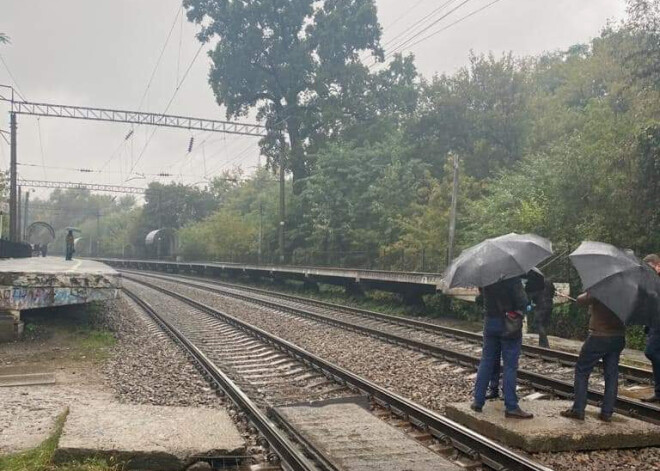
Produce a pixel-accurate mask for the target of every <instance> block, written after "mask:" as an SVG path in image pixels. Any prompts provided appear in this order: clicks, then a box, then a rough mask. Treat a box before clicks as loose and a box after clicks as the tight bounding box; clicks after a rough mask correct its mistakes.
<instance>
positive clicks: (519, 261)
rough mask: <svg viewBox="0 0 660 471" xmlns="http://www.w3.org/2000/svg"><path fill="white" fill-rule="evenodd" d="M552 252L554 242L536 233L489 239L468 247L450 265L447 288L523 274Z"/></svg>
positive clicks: (512, 234)
mask: <svg viewBox="0 0 660 471" xmlns="http://www.w3.org/2000/svg"><path fill="white" fill-rule="evenodd" d="M551 255H552V244H551V243H550V241H549V240H548V239H545V238H543V237H541V236H537V235H536V234H516V233H515V232H512V233H511V234H507V235H503V236H500V237H495V238H493V239H486V240H484V241H483V242H481V243H479V244H477V245H475V246H473V247H470V248H469V249H466V250H464V251H463V253H461V255H460V256H459V257H458V258H456V260H454V261H453V262H452V263H451V265H449V267H448V268H447V270H446V271H445V275H444V282H445V287H446V289H450V288H455V287H458V286H461V287H472V286H480V287H481V286H488V285H492V284H493V283H497V282H498V281H502V280H507V279H509V278H513V277H516V276H520V275H524V274H526V273H527V272H529V271H530V270H531V269H532V268H533V267H535V266H536V265H538V264H539V263H541V262H542V261H543V260H545V259H546V258H548V257H550V256H551Z"/></svg>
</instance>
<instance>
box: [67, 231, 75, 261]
mask: <svg viewBox="0 0 660 471" xmlns="http://www.w3.org/2000/svg"><path fill="white" fill-rule="evenodd" d="M73 242H74V241H73V231H69V233H68V234H67V235H66V259H67V260H72V259H73V252H75V249H74V248H73Z"/></svg>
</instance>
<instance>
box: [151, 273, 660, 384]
mask: <svg viewBox="0 0 660 471" xmlns="http://www.w3.org/2000/svg"><path fill="white" fill-rule="evenodd" d="M153 275H155V276H158V275H157V274H156V273H154V274H153ZM160 276H167V275H160ZM170 276H176V277H180V278H184V279H191V280H198V281H200V282H204V283H210V284H216V285H219V286H226V287H229V288H236V289H242V290H245V291H251V292H254V293H258V294H262V295H264V296H275V297H279V298H282V299H286V300H289V301H292V302H299V303H306V304H311V305H315V306H318V307H322V308H325V309H331V310H339V311H345V312H348V313H350V314H355V315H358V316H362V317H366V318H370V319H375V320H379V321H384V322H388V323H390V324H393V325H398V326H401V327H408V328H414V329H418V330H422V331H424V332H430V333H434V334H440V335H442V336H445V337H451V338H455V339H461V340H467V341H470V342H473V343H479V344H481V343H482V342H483V334H481V333H480V332H470V331H467V330H462V329H457V328H454V327H446V326H443V325H439V324H433V323H431V322H425V321H421V320H417V319H410V318H407V317H402V316H394V315H391V314H385V313H381V312H376V311H370V310H367V309H360V308H356V307H352V306H346V305H344V304H336V303H329V302H327V301H320V300H317V299H312V298H307V297H303V296H295V295H292V294H288V293H280V292H277V291H271V290H265V289H260V288H254V287H252V286H243V285H240V284H236V283H227V282H224V281H218V280H214V279H209V278H202V277H195V276H186V275H178V274H177V275H170ZM522 351H523V353H524V354H525V355H528V356H530V357H534V358H540V359H543V360H549V361H556V362H558V363H560V364H562V365H566V366H575V363H576V362H577V359H578V355H576V354H575V353H571V352H566V351H562V350H555V349H551V348H544V347H539V346H536V345H529V344H523V346H522ZM601 364H602V362H601V363H599V365H601ZM619 373H620V374H621V376H623V377H625V378H627V379H630V380H632V381H637V382H651V381H653V371H651V370H648V369H645V368H638V367H635V366H629V365H619Z"/></svg>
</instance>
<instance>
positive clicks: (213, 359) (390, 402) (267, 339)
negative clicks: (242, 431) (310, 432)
mask: <svg viewBox="0 0 660 471" xmlns="http://www.w3.org/2000/svg"><path fill="white" fill-rule="evenodd" d="M128 284H129V285H130V286H128V287H125V288H124V290H125V291H126V292H127V294H128V295H129V296H130V297H131V298H132V299H133V300H134V301H135V302H136V303H138V305H139V306H140V307H141V308H142V309H144V310H145V311H146V312H147V313H149V315H150V316H152V317H153V318H154V319H156V321H157V322H158V324H159V325H160V326H161V328H163V329H164V330H165V331H166V332H167V333H168V334H169V335H170V337H172V338H173V339H174V340H175V341H176V342H177V343H178V344H179V345H181V346H182V348H183V349H184V350H185V351H186V352H187V354H188V355H189V356H191V357H192V358H193V359H194V361H195V362H196V363H197V365H198V367H199V368H200V369H201V370H202V372H203V373H204V375H205V376H206V377H207V378H208V379H209V380H210V381H211V382H212V383H214V384H216V385H217V386H218V387H220V388H222V390H223V391H224V392H225V394H226V395H227V396H229V398H230V399H231V400H232V401H233V402H234V403H235V404H236V405H237V407H238V408H239V409H240V410H241V411H242V413H244V414H245V416H246V419H247V420H248V421H249V423H250V426H251V427H254V428H255V429H256V430H257V431H258V433H259V434H260V435H261V436H262V437H263V438H264V440H263V445H264V446H268V447H270V449H271V450H273V455H272V456H275V455H276V456H278V457H280V458H281V464H282V468H284V469H294V470H309V469H335V468H333V467H332V464H331V463H329V462H328V461H326V460H325V458H324V456H323V454H322V453H320V452H319V451H318V450H317V449H314V448H313V447H311V446H310V445H309V444H308V443H300V442H296V443H294V441H293V440H291V439H290V438H289V436H288V434H286V433H285V432H283V430H282V428H280V427H277V426H276V425H275V423H274V420H272V419H271V418H270V417H269V416H268V415H267V413H266V410H269V409H270V408H271V406H273V405H274V404H279V403H290V402H298V401H300V400H305V401H314V400H322V399H328V398H341V397H347V396H355V394H359V395H362V396H366V397H368V398H369V400H370V401H372V403H373V404H375V405H376V406H377V411H376V412H378V411H382V410H387V411H389V413H388V414H385V415H390V414H391V415H395V416H397V417H399V418H400V419H402V420H403V421H405V422H406V423H408V424H414V426H415V427H416V428H417V430H418V431H422V432H423V433H422V434H421V435H427V436H429V437H431V438H432V439H433V442H434V443H433V447H435V449H437V450H438V451H440V452H441V453H442V454H443V455H446V456H452V457H453V461H454V462H455V463H457V464H458V465H460V466H461V467H466V468H468V469H474V468H475V467H479V466H481V467H487V468H488V469H496V470H501V471H504V470H512V471H513V470H538V471H541V470H547V469H548V468H546V467H545V466H543V465H541V464H539V463H537V462H536V461H534V460H533V459H531V458H529V457H528V456H527V455H524V454H521V453H518V452H515V451H513V450H510V449H508V448H506V447H503V446H501V445H499V444H497V443H495V442H493V441H491V440H489V439H487V438H485V437H483V436H481V435H479V434H477V433H475V432H473V431H471V430H469V429H467V428H465V427H463V426H461V425H459V424H456V423H454V422H452V421H450V420H448V419H446V418H445V417H443V416H440V415H438V414H436V413H434V412H432V411H429V410H428V409H425V408H424V407H422V406H420V405H418V404H416V403H414V402H412V401H410V400H408V399H405V398H403V397H400V396H398V395H396V394H394V393H392V392H390V391H389V390H387V389H385V388H382V387H380V386H378V385H376V384H374V383H372V382H370V381H368V380H367V379H365V378H363V377H360V376H358V375H356V374H354V373H352V372H350V371H348V370H346V369H344V368H342V367H339V366H337V365H334V364H332V363H330V362H327V361H325V360H324V359H322V358H320V357H318V356H316V355H314V354H312V353H309V352H307V351H305V350H303V349H302V348H300V347H298V346H296V345H294V344H292V343H290V342H288V341H286V340H284V339H281V338H278V337H276V336H274V335H272V334H270V333H268V332H266V331H264V330H262V329H260V328H258V327H255V326H253V325H250V324H248V323H246V322H244V321H242V320H240V319H237V318H235V317H233V316H231V315H229V314H227V313H224V312H221V311H219V310H217V309H214V308H212V307H210V306H207V305H205V304H202V303H200V302H198V301H196V300H194V299H191V298H189V297H187V296H184V295H181V294H179V293H176V292H172V291H171V290H168V289H166V288H163V287H160V286H158V285H155V284H152V283H149V282H146V281H144V280H136V281H130V282H129V283H128ZM144 290H147V291H148V292H149V291H150V292H151V293H152V294H151V295H150V296H146V295H148V293H146V292H145V291H144ZM145 297H147V298H149V302H147V301H145V299H143V298H145ZM166 302H170V303H171V302H175V303H177V304H178V306H179V307H175V308H172V304H169V305H166V304H165V303H166ZM191 313H192V314H193V315H191ZM377 415H378V414H377ZM380 415H383V414H380ZM272 417H277V414H275V415H273V416H272ZM288 432H289V434H292V435H294V436H295V435H296V434H295V430H289V431H288ZM418 435H420V434H419V433H418Z"/></svg>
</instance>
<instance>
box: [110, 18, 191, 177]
mask: <svg viewBox="0 0 660 471" xmlns="http://www.w3.org/2000/svg"><path fill="white" fill-rule="evenodd" d="M179 15H181V8H180V7H177V9H176V15H175V16H174V21H172V26H170V30H169V31H168V33H167V37H166V38H165V42H164V43H163V47H162V48H161V49H160V54H158V59H156V64H155V65H154V68H153V70H152V71H151V76H150V77H149V80H148V81H147V86H146V87H145V89H144V92H143V93H142V98H140V104H139V105H138V111H141V110H142V105H143V104H144V100H145V99H146V98H147V93H149V90H150V89H151V84H152V83H153V81H154V78H155V77H156V72H157V71H158V67H160V63H161V61H162V59H163V55H164V54H165V50H166V49H167V45H168V44H169V42H170V38H171V37H172V31H174V27H175V26H176V21H177V20H178V19H179ZM131 129H132V128H131ZM127 140H128V136H127V137H126V138H124V140H123V141H121V142H120V143H119V145H118V146H117V148H116V149H115V150H114V151H113V152H112V154H110V157H109V158H108V160H107V161H106V162H105V163H104V164H103V167H104V168H105V167H106V166H107V165H108V164H109V163H110V162H112V161H113V160H114V159H115V158H116V157H117V155H120V154H118V152H119V150H120V149H121V147H122V146H123V145H124V144H125V143H126V141H127Z"/></svg>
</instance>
